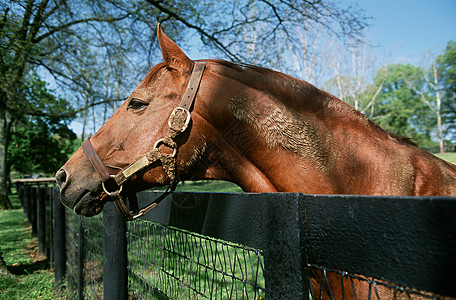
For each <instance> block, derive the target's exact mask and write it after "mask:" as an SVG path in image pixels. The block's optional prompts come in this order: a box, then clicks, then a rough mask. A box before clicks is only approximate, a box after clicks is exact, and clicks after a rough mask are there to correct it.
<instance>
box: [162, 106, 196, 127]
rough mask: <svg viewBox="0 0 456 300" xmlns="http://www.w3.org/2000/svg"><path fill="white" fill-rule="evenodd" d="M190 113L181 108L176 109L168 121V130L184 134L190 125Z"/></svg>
mask: <svg viewBox="0 0 456 300" xmlns="http://www.w3.org/2000/svg"><path fill="white" fill-rule="evenodd" d="M190 119H191V117H190V112H189V111H188V110H187V109H185V108H183V107H176V108H175V109H174V110H173V112H172V113H171V115H170V116H169V119H168V125H169V128H170V129H172V130H174V131H176V132H178V133H181V132H184V131H185V130H186V129H187V127H188V124H189V123H190Z"/></svg>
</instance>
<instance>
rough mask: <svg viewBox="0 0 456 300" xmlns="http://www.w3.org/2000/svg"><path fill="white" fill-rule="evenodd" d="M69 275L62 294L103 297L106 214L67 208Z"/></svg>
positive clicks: (75, 297) (76, 296) (67, 259)
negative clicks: (88, 215)
mask: <svg viewBox="0 0 456 300" xmlns="http://www.w3.org/2000/svg"><path fill="white" fill-rule="evenodd" d="M65 223H66V224H65V227H66V276H65V283H64V284H63V285H64V289H63V290H62V289H61V290H60V296H63V295H64V296H65V297H66V298H67V299H77V298H78V295H79V294H82V295H83V298H84V299H103V224H102V215H99V216H95V217H93V218H84V217H80V216H77V215H76V214H74V213H73V212H72V211H70V210H68V209H67V210H66V222H65Z"/></svg>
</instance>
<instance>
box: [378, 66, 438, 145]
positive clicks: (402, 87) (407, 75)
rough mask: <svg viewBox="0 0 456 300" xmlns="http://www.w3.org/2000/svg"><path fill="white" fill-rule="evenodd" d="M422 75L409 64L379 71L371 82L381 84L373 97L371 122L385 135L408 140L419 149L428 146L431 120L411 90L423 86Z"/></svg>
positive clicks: (421, 72) (417, 94) (433, 124)
mask: <svg viewBox="0 0 456 300" xmlns="http://www.w3.org/2000/svg"><path fill="white" fill-rule="evenodd" d="M422 74H423V70H422V69H421V68H418V67H415V66H412V65H410V64H407V65H402V64H395V65H389V66H387V67H385V68H382V69H380V70H379V71H378V73H377V76H376V77H375V82H377V84H378V85H379V82H383V86H382V89H381V91H380V93H379V95H378V97H377V105H376V106H377V109H376V112H375V115H374V117H373V120H375V121H376V122H377V123H378V124H379V125H380V126H381V127H382V128H384V129H385V130H387V131H390V132H392V133H394V134H396V135H398V136H407V137H411V138H412V139H413V140H414V141H416V142H417V143H418V144H419V145H421V146H429V145H430V144H431V143H432V141H431V132H432V130H433V128H434V126H435V119H434V118H433V117H432V113H430V111H429V109H428V107H427V105H426V104H425V103H424V102H423V101H421V95H420V94H419V93H417V92H416V88H414V87H420V88H421V87H422V86H423V85H424V84H425V80H424V78H423V77H422ZM427 96H428V94H426V97H427Z"/></svg>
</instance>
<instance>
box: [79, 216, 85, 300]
mask: <svg viewBox="0 0 456 300" xmlns="http://www.w3.org/2000/svg"><path fill="white" fill-rule="evenodd" d="M78 299H79V300H83V299H84V224H82V217H81V216H78Z"/></svg>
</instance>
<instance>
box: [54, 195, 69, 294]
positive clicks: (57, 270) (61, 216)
mask: <svg viewBox="0 0 456 300" xmlns="http://www.w3.org/2000/svg"><path fill="white" fill-rule="evenodd" d="M51 198H52V200H53V204H54V276H55V290H56V291H57V292H60V289H61V286H62V283H63V279H64V277H65V272H66V251H65V250H66V247H65V242H66V241H65V239H66V237H65V232H66V230H65V226H66V224H65V207H64V206H63V204H62V203H61V202H60V198H59V189H58V188H56V187H55V188H53V189H52V194H51Z"/></svg>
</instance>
